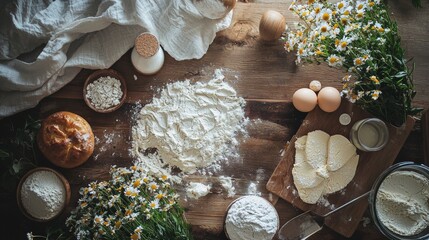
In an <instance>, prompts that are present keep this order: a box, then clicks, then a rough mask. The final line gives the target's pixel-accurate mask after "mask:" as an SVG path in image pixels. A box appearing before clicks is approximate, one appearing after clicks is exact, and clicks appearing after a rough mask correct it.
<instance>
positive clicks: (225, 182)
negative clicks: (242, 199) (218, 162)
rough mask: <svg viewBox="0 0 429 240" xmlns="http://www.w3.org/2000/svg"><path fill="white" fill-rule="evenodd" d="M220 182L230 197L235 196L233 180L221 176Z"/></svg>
mask: <svg viewBox="0 0 429 240" xmlns="http://www.w3.org/2000/svg"><path fill="white" fill-rule="evenodd" d="M219 182H220V184H221V185H222V187H223V188H224V189H225V190H226V191H227V193H228V197H234V196H235V187H234V186H232V178H231V177H226V176H219Z"/></svg>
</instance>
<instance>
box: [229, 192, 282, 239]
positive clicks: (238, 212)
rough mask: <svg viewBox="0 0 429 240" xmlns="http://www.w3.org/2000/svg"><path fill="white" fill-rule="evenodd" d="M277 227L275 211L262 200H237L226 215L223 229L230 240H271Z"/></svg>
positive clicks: (253, 198)
mask: <svg viewBox="0 0 429 240" xmlns="http://www.w3.org/2000/svg"><path fill="white" fill-rule="evenodd" d="M278 226H279V219H278V215H277V211H276V209H275V208H274V207H273V206H272V205H271V204H270V203H269V202H268V201H267V200H265V199H264V198H261V197H258V196H246V197H242V198H239V199H237V201H236V202H234V203H233V204H232V205H231V206H230V208H229V210H228V213H227V216H226V220H225V229H226V232H227V234H228V236H229V239H231V240H249V239H258V240H271V239H272V238H273V236H274V234H275V233H276V231H277V229H278Z"/></svg>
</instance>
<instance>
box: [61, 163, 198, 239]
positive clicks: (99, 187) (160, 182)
mask: <svg viewBox="0 0 429 240" xmlns="http://www.w3.org/2000/svg"><path fill="white" fill-rule="evenodd" d="M110 174H111V179H110V180H109V181H102V182H92V183H90V184H89V185H88V186H87V187H84V188H81V190H80V194H81V198H80V199H79V202H78V206H77V208H76V209H75V210H74V211H72V213H71V216H70V217H69V218H68V219H67V220H66V226H67V227H68V228H69V230H70V231H71V232H72V233H73V235H74V236H75V238H77V239H121V240H123V239H131V240H138V239H178V240H179V239H183V240H185V239H192V236H191V233H190V229H189V226H188V224H187V223H186V221H185V219H184V210H183V208H181V207H180V205H179V203H178V202H177V200H178V195H177V194H176V193H175V190H174V189H173V188H172V186H171V185H170V182H169V179H168V177H167V176H166V175H162V176H153V175H150V174H149V173H148V172H147V171H145V170H144V168H143V167H141V166H139V164H136V165H134V166H132V167H130V168H118V167H116V166H113V167H112V168H111V171H110Z"/></svg>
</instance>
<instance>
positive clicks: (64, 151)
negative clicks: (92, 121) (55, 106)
mask: <svg viewBox="0 0 429 240" xmlns="http://www.w3.org/2000/svg"><path fill="white" fill-rule="evenodd" d="M37 143H38V146H39V149H40V151H41V152H42V153H43V155H44V156H45V157H46V158H47V159H48V160H49V161H51V162H52V163H53V164H55V165H56V166H58V167H63V168H74V167H77V166H79V165H81V164H83V163H84V162H85V161H86V160H88V158H89V157H90V156H91V154H92V152H93V151H94V134H93V133H92V129H91V126H90V125H89V123H88V122H87V121H86V120H85V119H83V118H82V117H81V116H79V115H77V114H74V113H71V112H57V113H54V114H52V115H50V116H49V117H47V118H46V119H45V120H43V122H42V126H41V128H40V130H39V133H38V136H37Z"/></svg>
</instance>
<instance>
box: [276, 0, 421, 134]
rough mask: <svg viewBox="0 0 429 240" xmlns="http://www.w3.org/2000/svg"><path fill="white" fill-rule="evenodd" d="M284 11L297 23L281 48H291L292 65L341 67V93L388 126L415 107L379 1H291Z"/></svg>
mask: <svg viewBox="0 0 429 240" xmlns="http://www.w3.org/2000/svg"><path fill="white" fill-rule="evenodd" d="M289 9H290V10H291V11H292V12H293V13H294V14H296V15H297V16H298V17H299V18H300V19H301V22H299V23H298V24H297V26H296V28H295V30H293V31H289V32H287V33H286V34H285V36H284V38H283V40H284V42H285V44H284V47H285V49H286V50H287V51H296V55H297V59H296V62H297V63H301V62H326V63H327V64H328V65H329V66H331V67H337V68H345V69H346V70H347V72H348V74H347V75H346V76H345V77H344V78H343V79H342V82H343V91H342V95H343V96H344V97H346V98H347V99H349V100H350V101H351V102H353V103H356V104H358V105H360V106H361V107H362V108H364V109H366V110H367V111H369V112H370V113H372V114H373V115H375V116H377V117H379V118H381V119H383V120H385V121H387V122H390V123H392V124H393V125H396V126H400V125H402V124H403V123H404V122H405V120H406V117H407V116H408V115H415V114H416V113H418V112H419V111H420V110H421V109H417V108H413V107H412V106H411V103H412V99H413V98H414V96H415V94H416V92H415V91H414V85H413V81H412V70H413V69H412V68H409V66H408V65H409V63H408V61H406V60H405V59H404V50H403V49H402V47H401V45H400V43H401V41H400V37H399V34H398V30H397V25H396V23H395V22H394V21H393V20H391V18H390V16H389V13H388V11H387V9H386V6H385V5H384V4H383V3H381V2H380V0H365V1H362V0H358V1H353V0H343V1H339V2H335V3H333V2H327V1H317V0H308V1H306V2H305V3H302V2H301V1H298V2H293V3H292V4H291V6H290V8H289Z"/></svg>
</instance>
